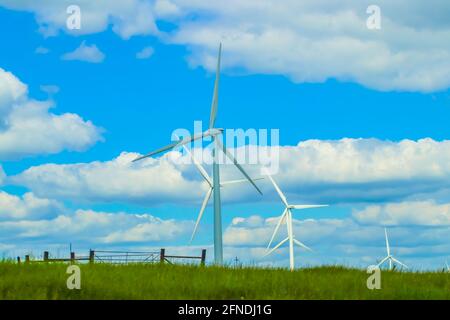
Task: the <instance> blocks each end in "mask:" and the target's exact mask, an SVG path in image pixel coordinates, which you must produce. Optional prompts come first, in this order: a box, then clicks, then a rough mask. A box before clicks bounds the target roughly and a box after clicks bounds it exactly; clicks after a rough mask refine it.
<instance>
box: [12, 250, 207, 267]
mask: <svg viewBox="0 0 450 320" xmlns="http://www.w3.org/2000/svg"><path fill="white" fill-rule="evenodd" d="M174 260H175V261H176V260H200V264H201V265H202V266H203V265H205V260H206V249H202V253H201V255H200V256H179V255H167V254H166V249H164V248H162V249H161V250H160V251H148V252H142V251H106V250H89V255H88V256H77V255H75V252H71V253H70V258H51V257H50V254H49V252H48V251H44V254H43V259H42V260H35V259H30V255H26V256H25V263H35V262H70V263H77V262H89V263H113V264H128V263H155V262H160V263H166V262H167V263H170V264H172V263H174ZM17 263H19V264H20V263H21V258H20V257H17Z"/></svg>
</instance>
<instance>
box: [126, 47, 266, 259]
mask: <svg viewBox="0 0 450 320" xmlns="http://www.w3.org/2000/svg"><path fill="white" fill-rule="evenodd" d="M221 56H222V44H220V46H219V56H218V59H217V69H216V80H215V83H214V93H213V100H212V104H211V114H210V117H209V129H208V130H206V131H205V132H202V133H200V134H195V135H192V136H189V137H187V138H184V139H178V141H175V142H173V143H171V144H169V145H167V146H165V147H162V148H160V149H157V150H155V151H152V152H149V153H147V154H145V155H143V156H141V157H138V158H136V159H135V160H133V162H135V161H139V160H142V159H145V158H148V157H151V156H154V155H157V154H159V153H162V152H165V151H168V150H171V149H173V148H175V147H180V146H183V145H186V144H188V143H190V142H192V141H195V140H203V139H204V138H206V137H212V139H213V143H214V147H213V150H212V155H213V178H212V181H211V183H212V192H213V194H214V262H215V263H216V264H218V265H221V264H223V246H222V213H221V201H220V168H219V157H218V153H219V152H218V151H219V150H222V152H223V153H225V155H226V156H227V157H228V158H229V159H230V160H231V161H233V163H234V165H235V166H236V167H237V168H238V169H239V171H240V172H241V173H242V174H243V175H244V177H245V178H246V179H247V180H248V181H249V182H250V183H251V184H252V185H253V186H254V187H255V189H256V190H257V191H258V192H259V193H260V194H262V192H261V190H260V189H259V188H258V186H257V185H256V184H255V182H254V181H253V180H252V179H251V178H250V176H249V175H248V174H247V172H245V170H244V169H243V168H242V167H241V165H240V164H239V163H238V162H237V160H236V159H235V158H234V156H233V155H232V154H231V153H230V152H229V151H228V150H227V148H226V147H225V145H224V144H222V142H221V141H220V139H218V138H217V137H218V136H219V135H221V134H222V133H223V131H224V130H223V129H221V128H215V123H216V116H217V107H218V102H219V82H220V62H221Z"/></svg>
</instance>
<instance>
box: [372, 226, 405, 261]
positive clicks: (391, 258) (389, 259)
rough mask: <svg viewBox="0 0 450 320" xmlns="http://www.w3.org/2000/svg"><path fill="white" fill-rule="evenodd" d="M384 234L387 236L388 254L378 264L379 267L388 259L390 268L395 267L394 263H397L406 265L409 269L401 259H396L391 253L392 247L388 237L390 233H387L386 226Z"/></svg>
mask: <svg viewBox="0 0 450 320" xmlns="http://www.w3.org/2000/svg"><path fill="white" fill-rule="evenodd" d="M384 235H385V237H386V252H387V256H386V258H384V259H383V260H381V261H380V263H379V264H378V267H381V265H382V264H383V263H385V262H386V261H389V270H392V269H393V267H394V266H393V263H397V264H399V265H401V266H403V267H405V268H406V269H408V266H407V265H406V264H404V263H402V262H400V261H399V260H397V259H395V258H394V256H393V255H392V254H391V248H390V247H389V239H388V234H387V230H386V228H384Z"/></svg>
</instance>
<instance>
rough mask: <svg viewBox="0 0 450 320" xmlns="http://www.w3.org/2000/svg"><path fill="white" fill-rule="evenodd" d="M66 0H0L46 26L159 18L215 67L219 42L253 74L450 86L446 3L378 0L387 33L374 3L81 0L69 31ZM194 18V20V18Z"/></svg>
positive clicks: (195, 56)
mask: <svg viewBox="0 0 450 320" xmlns="http://www.w3.org/2000/svg"><path fill="white" fill-rule="evenodd" d="M70 4H73V3H72V1H70V0H62V1H61V0H52V1H46V2H36V1H31V0H23V1H12V0H0V5H3V6H5V7H7V8H9V9H14V10H27V11H31V12H34V14H35V16H36V19H37V21H38V23H39V24H40V25H41V31H42V32H43V33H44V34H54V33H55V32H56V31H57V30H64V31H65V32H69V33H77V34H80V33H82V34H88V33H95V32H101V31H104V30H106V29H107V28H108V26H109V25H110V24H111V25H112V30H113V31H114V32H116V33H117V34H118V35H120V36H121V37H122V38H125V39H127V38H129V37H132V36H134V35H160V34H162V33H160V32H159V31H158V28H157V26H156V23H155V19H156V20H160V21H163V22H169V23H171V24H173V25H174V26H175V28H174V30H173V31H171V32H170V33H168V34H164V35H163V36H162V39H164V41H168V42H171V43H177V44H185V45H187V46H188V47H189V48H190V51H191V52H192V56H191V57H190V62H191V63H192V64H193V65H202V66H205V67H206V68H208V69H210V70H213V68H214V63H215V57H216V51H217V46H218V43H219V42H220V41H222V42H223V43H224V46H225V52H226V54H225V55H224V65H225V66H226V67H228V68H231V69H233V68H237V69H238V70H246V71H247V72H248V73H263V74H282V75H285V76H287V77H289V78H290V79H292V80H293V81H295V82H324V81H326V80H328V79H339V80H342V81H352V82H356V83H360V84H362V85H364V86H367V87H370V88H375V89H379V90H407V91H422V92H430V91H436V90H442V89H446V88H448V87H449V85H450V44H449V42H448V41H446V39H449V38H450V25H449V23H448V19H447V17H448V16H449V14H450V5H449V4H448V3H446V2H445V1H435V2H433V4H429V3H423V2H422V1H420V0H414V1H411V0H400V1H395V2H393V1H387V0H380V1H378V2H377V5H378V6H379V7H380V8H381V17H382V23H381V30H376V31H374V30H369V29H368V28H367V26H366V20H367V19H368V17H369V15H368V14H367V12H366V10H367V8H368V6H369V5H372V4H373V3H372V2H371V1H368V0H367V1H366V0H364V1H359V2H358V3H355V1H351V0H346V1H341V2H339V4H337V3H334V4H330V2H329V1H325V0H320V1H317V0H306V1H296V0H288V1H284V2H283V3H282V4H280V2H279V1H276V0H262V1H246V2H242V1H239V0H230V1H227V2H226V3H218V2H214V1H208V0H201V1H199V0H157V1H144V0H130V1H106V0H102V1H95V2H93V1H88V0H80V1H77V4H78V5H79V6H80V8H81V12H82V28H81V30H75V31H74V30H66V28H65V23H66V18H67V14H66V12H65V9H66V8H67V7H68V6H69V5H70ZM193 16H195V19H193V18H192V17H193Z"/></svg>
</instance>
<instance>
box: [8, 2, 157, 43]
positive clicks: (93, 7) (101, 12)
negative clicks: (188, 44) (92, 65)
mask: <svg viewBox="0 0 450 320" xmlns="http://www.w3.org/2000/svg"><path fill="white" fill-rule="evenodd" d="M74 4H75V5H78V6H79V7H80V11H81V29H79V30H69V29H68V28H67V27H66V21H67V18H68V17H69V14H67V8H68V7H69V6H71V5H74ZM0 5H2V6H4V7H6V8H8V9H12V10H24V11H31V12H33V13H34V14H35V17H36V20H37V22H38V24H39V26H40V28H39V31H40V32H41V33H43V34H44V35H46V36H53V35H56V34H57V33H58V31H59V30H62V31H64V32H67V33H71V34H75V35H80V34H90V33H96V32H101V31H104V30H105V29H107V28H108V27H109V26H111V25H112V30H113V31H114V32H115V33H117V34H118V35H119V36H121V37H122V38H124V39H128V38H129V37H131V36H134V35H151V34H157V33H158V28H157V27H156V24H155V21H154V18H153V10H152V4H151V2H150V1H146V0H128V1H122V0H120V1H118V0H115V1H111V0H97V1H90V0H77V1H73V0H47V1H45V2H39V1H33V0H20V1H17V0H0Z"/></svg>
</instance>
